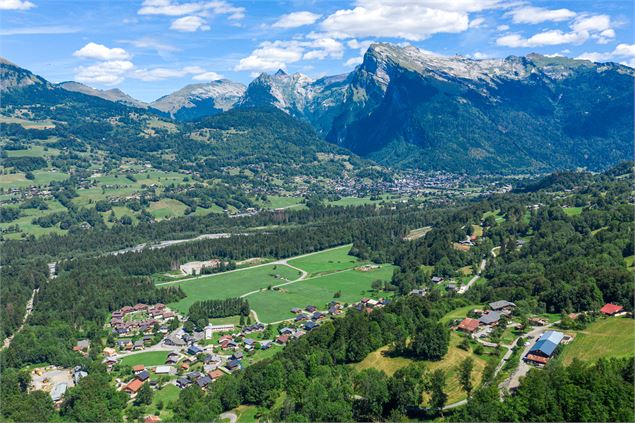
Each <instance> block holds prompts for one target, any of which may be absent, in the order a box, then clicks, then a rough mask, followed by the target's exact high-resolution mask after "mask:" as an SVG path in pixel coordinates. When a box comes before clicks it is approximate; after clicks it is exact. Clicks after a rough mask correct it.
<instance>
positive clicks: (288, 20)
mask: <svg viewBox="0 0 635 423" xmlns="http://www.w3.org/2000/svg"><path fill="white" fill-rule="evenodd" d="M321 16H322V15H318V14H316V13H311V12H293V13H289V14H287V15H282V16H281V17H280V19H278V21H276V22H275V23H274V24H273V25H272V26H273V27H274V28H297V27H299V26H304V25H311V24H313V23H315V21H317V20H318V19H320V17H321Z"/></svg>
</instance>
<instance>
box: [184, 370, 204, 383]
mask: <svg viewBox="0 0 635 423" xmlns="http://www.w3.org/2000/svg"><path fill="white" fill-rule="evenodd" d="M185 376H186V377H187V378H188V379H189V380H192V381H194V380H196V379H198V378H199V377H201V372H189V373H188V374H186V375H185Z"/></svg>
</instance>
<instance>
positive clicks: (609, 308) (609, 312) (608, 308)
mask: <svg viewBox="0 0 635 423" xmlns="http://www.w3.org/2000/svg"><path fill="white" fill-rule="evenodd" d="M622 310H624V307H622V306H619V305H616V304H611V303H607V304H604V307H602V308H601V309H600V313H602V314H604V315H605V316H615V315H616V314H617V313H619V312H620V311H622Z"/></svg>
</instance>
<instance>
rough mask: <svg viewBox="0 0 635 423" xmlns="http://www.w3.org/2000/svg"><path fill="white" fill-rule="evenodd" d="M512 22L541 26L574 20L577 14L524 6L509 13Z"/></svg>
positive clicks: (568, 11)
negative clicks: (540, 24)
mask: <svg viewBox="0 0 635 423" xmlns="http://www.w3.org/2000/svg"><path fill="white" fill-rule="evenodd" d="M505 16H511V17H512V21H513V22H514V23H518V24H539V23H542V22H547V21H551V22H560V21H566V20H568V19H571V18H574V17H575V16H576V13H575V12H574V11H572V10H569V9H545V8H542V7H533V6H523V7H519V8H518V9H514V10H512V11H510V12H507V13H506V14H505Z"/></svg>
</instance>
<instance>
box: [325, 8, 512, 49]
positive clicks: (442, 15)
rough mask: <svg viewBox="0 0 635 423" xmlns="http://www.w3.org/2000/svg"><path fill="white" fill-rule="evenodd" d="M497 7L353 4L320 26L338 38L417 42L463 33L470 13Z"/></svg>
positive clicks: (327, 18) (330, 16)
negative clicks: (432, 37)
mask: <svg viewBox="0 0 635 423" xmlns="http://www.w3.org/2000/svg"><path fill="white" fill-rule="evenodd" d="M498 3H499V2H498V0H471V1H470V0H453V1H446V0H400V1H399V0H357V3H356V7H355V8H353V9H341V10H338V11H336V12H335V13H333V14H331V15H329V16H328V17H326V19H324V20H323V21H322V23H321V24H320V25H321V28H322V29H323V30H324V31H326V32H328V33H330V34H331V35H332V36H335V37H338V38H353V37H396V38H404V39H406V40H410V41H421V40H423V39H425V38H427V37H429V36H430V35H432V34H436V33H457V32H462V31H465V30H467V29H468V27H469V16H468V15H469V13H470V12H478V11H482V10H485V9H488V8H492V7H495V6H496V5H497V4H498ZM477 19H478V18H477Z"/></svg>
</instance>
